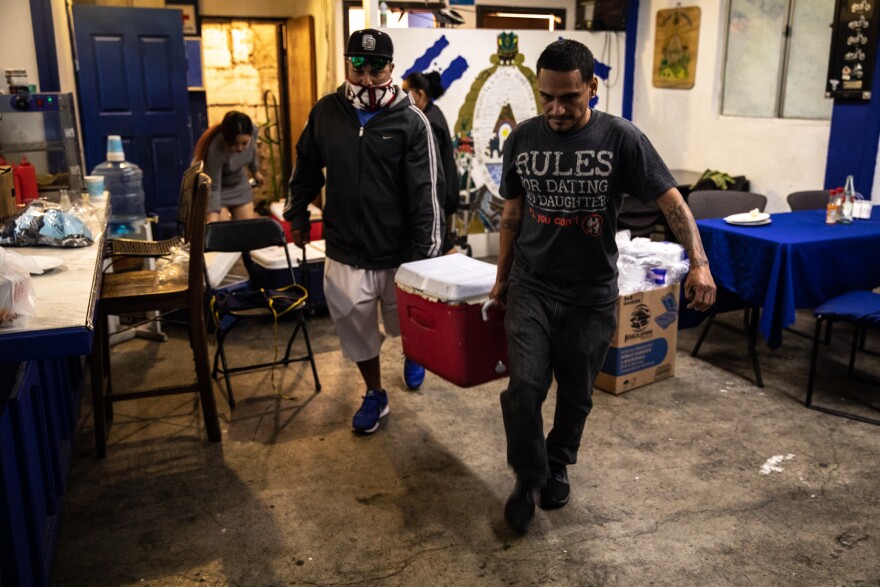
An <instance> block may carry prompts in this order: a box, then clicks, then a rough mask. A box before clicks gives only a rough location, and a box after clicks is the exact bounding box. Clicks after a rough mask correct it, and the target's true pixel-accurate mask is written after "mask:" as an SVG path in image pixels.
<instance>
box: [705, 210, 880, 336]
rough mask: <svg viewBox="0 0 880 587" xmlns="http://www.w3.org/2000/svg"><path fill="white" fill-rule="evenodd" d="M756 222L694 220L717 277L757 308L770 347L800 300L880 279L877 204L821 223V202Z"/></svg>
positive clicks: (817, 299)
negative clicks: (865, 215)
mask: <svg viewBox="0 0 880 587" xmlns="http://www.w3.org/2000/svg"><path fill="white" fill-rule="evenodd" d="M771 219H772V221H771V223H770V224H766V225H760V226H743V225H733V224H728V223H727V222H725V221H724V219H722V218H712V219H708V220H699V221H697V226H698V227H699V229H700V237H701V238H702V240H703V246H704V247H705V249H706V255H707V257H708V258H709V265H710V267H711V269H712V276H713V277H714V278H715V283H716V284H717V285H718V286H720V287H724V288H727V289H729V290H731V291H733V292H734V293H736V294H739V295H740V296H741V297H742V298H743V299H744V300H745V301H746V302H747V303H749V304H751V305H753V306H756V307H760V308H761V318H760V321H759V322H758V330H759V331H760V332H761V334H762V335H763V336H764V338H765V339H766V340H767V344H768V346H769V347H770V348H771V349H775V348H777V347H779V345H781V344H782V331H783V329H784V328H786V327H788V326H790V325H792V324H794V321H795V310H796V309H797V308H812V307H816V306H818V305H820V304H822V303H823V302H825V301H827V300H830V299H831V298H833V297H835V296H838V295H840V294H842V293H845V292H848V291H852V290H859V289H861V290H870V289H873V288H875V287H877V286H880V207H878V206H875V207H874V208H873V209H872V212H871V218H870V219H865V220H859V219H856V220H853V222H852V224H826V223H825V210H803V211H798V212H787V213H780V214H773V215H771Z"/></svg>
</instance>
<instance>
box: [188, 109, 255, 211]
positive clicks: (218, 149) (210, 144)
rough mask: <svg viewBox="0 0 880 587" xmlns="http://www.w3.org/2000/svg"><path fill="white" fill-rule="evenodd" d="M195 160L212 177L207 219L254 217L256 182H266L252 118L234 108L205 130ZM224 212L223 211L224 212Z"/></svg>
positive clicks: (194, 156)
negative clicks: (250, 177) (251, 179)
mask: <svg viewBox="0 0 880 587" xmlns="http://www.w3.org/2000/svg"><path fill="white" fill-rule="evenodd" d="M193 160H194V161H203V162H204V164H205V173H206V174H208V176H210V178H211V196H210V198H209V199H208V222H216V221H218V220H220V219H221V218H222V219H229V218H230V217H231V218H235V219H236V220H239V219H242V218H253V217H254V192H253V190H252V189H251V182H250V179H249V178H248V171H250V173H251V176H253V179H254V185H257V186H261V185H263V174H262V173H260V158H259V155H258V154H257V128H256V127H255V126H254V124H253V122H251V119H250V117H249V116H248V115H247V114H244V113H242V112H237V111H235V110H232V111H230V112H227V113H226V116H224V117H223V121H222V122H221V123H220V124H215V125H214V126H212V127H211V128H209V129H208V130H206V131H205V132H204V133H203V134H202V136H201V137H199V140H198V142H197V143H196V148H195V152H194V155H193ZM221 211H222V212H223V214H222V215H221Z"/></svg>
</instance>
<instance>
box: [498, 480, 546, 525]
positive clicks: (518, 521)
mask: <svg viewBox="0 0 880 587" xmlns="http://www.w3.org/2000/svg"><path fill="white" fill-rule="evenodd" d="M536 493H538V490H537V489H536V488H534V487H527V486H525V485H524V484H523V483H521V482H519V481H517V482H516V487H514V488H513V493H511V494H510V497H508V498H507V503H506V504H505V505H504V519H505V520H507V523H508V524H509V525H510V527H511V528H513V529H514V530H515V531H516V532H518V533H519V534H525V533H526V530H528V529H529V524H531V523H532V520H533V519H534V517H535V497H536V496H535V494H536Z"/></svg>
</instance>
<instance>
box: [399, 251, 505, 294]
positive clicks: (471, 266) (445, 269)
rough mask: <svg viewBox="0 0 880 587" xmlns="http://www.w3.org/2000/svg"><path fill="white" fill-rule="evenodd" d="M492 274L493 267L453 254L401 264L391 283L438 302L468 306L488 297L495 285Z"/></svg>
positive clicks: (493, 273)
mask: <svg viewBox="0 0 880 587" xmlns="http://www.w3.org/2000/svg"><path fill="white" fill-rule="evenodd" d="M495 273H496V267H495V265H493V264H491V263H486V262H485V261H478V260H477V259H473V258H471V257H468V256H467V255H463V254H461V253H455V254H454V255H443V256H441V257H434V258H433V259H424V260H422V261H413V262H412V263H404V264H403V265H401V266H400V268H399V269H398V270H397V275H396V276H395V278H394V280H395V282H396V283H397V284H398V285H402V286H405V287H408V288H411V289H413V290H416V292H417V293H422V294H424V295H426V296H429V297H431V298H437V299H438V300H440V301H444V302H468V301H476V300H478V299H481V298H482V299H485V298H486V297H487V296H488V295H489V292H490V291H491V290H492V286H493V285H495Z"/></svg>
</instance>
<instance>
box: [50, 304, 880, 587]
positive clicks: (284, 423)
mask: <svg viewBox="0 0 880 587" xmlns="http://www.w3.org/2000/svg"><path fill="white" fill-rule="evenodd" d="M736 319H737V316H736V315H735V314H732V315H730V318H729V321H730V323H731V324H735V323H736ZM797 326H798V327H799V328H800V329H801V330H811V329H812V321H811V320H810V315H809V314H807V313H804V314H802V315H801V317H800V318H799V322H798V325H797ZM311 328H312V335H313V340H314V343H315V347H316V352H317V360H318V369H319V373H320V377H321V382H322V384H323V391H322V392H321V393H319V394H315V393H314V389H313V387H312V384H313V383H312V378H311V375H310V373H308V371H307V370H306V369H305V366H304V365H303V364H298V365H294V366H291V367H288V368H287V369H276V370H275V373H274V376H275V382H276V385H277V387H278V389H280V390H283V391H284V392H285V393H289V394H292V396H293V397H292V399H287V398H282V397H279V396H277V395H275V393H274V392H273V387H272V377H271V375H270V371H268V370H266V371H260V372H255V373H250V374H246V375H239V376H237V377H235V379H234V386H235V390H236V392H237V397H238V399H239V404H238V406H237V407H236V408H235V410H234V411H231V410H230V409H229V407H228V406H227V405H226V403H225V401H224V399H223V395H222V390H223V387H222V385H221V386H218V388H217V397H218V405H219V406H220V409H221V417H222V428H223V434H224V439H223V442H222V443H219V444H213V443H208V442H207V441H206V439H205V433H204V428H203V426H202V425H201V422H200V411H199V409H198V407H197V405H196V403H195V402H194V401H193V399H192V398H191V397H187V396H177V397H170V398H164V399H154V400H142V401H137V402H125V403H122V404H117V406H116V419H115V421H114V423H113V426H112V428H111V433H110V441H109V446H108V456H107V458H106V459H104V460H96V459H95V458H93V456H92V442H93V440H92V425H91V410H90V408H89V403H88V397H87V396H86V397H85V398H84V400H85V401H84V402H83V410H82V415H81V426H80V430H79V434H78V437H77V439H76V444H75V448H74V451H75V454H74V456H73V460H72V466H71V472H70V479H69V486H68V491H67V495H66V497H65V500H64V511H63V517H62V523H61V533H60V540H59V544H58V550H57V556H56V560H55V565H54V573H53V583H54V584H55V585H63V586H80V585H82V586H90V587H91V586H101V585H107V586H122V585H154V586H159V585H161V586H166V585H168V586H186V585H197V584H208V585H237V586H267V587H268V586H276V585H278V586H280V585H431V586H434V585H456V586H457V585H551V584H552V585H584V586H586V585H597V586H606V585H607V586H636V585H675V586H691V585H692V586H707V585H711V586H725V585H750V586H756V585H773V586H778V585H798V586H809V585H817V586H818V585H821V586H827V585H838V586H843V585H880V480H878V479H880V476H878V471H880V428H878V427H875V426H871V425H869V424H864V423H860V422H855V421H851V420H846V419H842V418H838V417H835V416H830V415H826V414H822V413H819V412H815V411H812V410H808V409H806V408H804V406H803V405H802V403H801V402H802V398H803V392H804V386H805V382H806V372H807V365H808V348H809V347H808V341H806V340H805V339H802V338H800V337H797V336H793V335H786V338H785V343H784V345H783V347H782V348H780V349H778V350H777V351H775V352H773V353H771V352H770V351H769V350H768V349H767V347H766V346H764V345H763V344H762V346H761V348H760V349H759V350H760V356H761V360H762V364H763V368H764V375H765V381H766V387H765V388H764V389H759V388H757V387H755V386H754V385H753V384H752V382H751V377H752V374H751V370H750V368H749V366H748V364H747V363H746V361H745V358H744V355H745V352H744V351H745V339H744V338H743V337H742V335H737V334H734V333H731V332H728V331H726V330H723V329H714V330H713V332H712V334H710V337H709V340H708V342H707V344H706V346H705V347H704V351H702V352H701V355H703V358H701V359H694V358H691V357H690V356H689V354H688V351H689V350H690V348H691V346H692V344H693V342H694V340H695V338H696V334H697V332H696V331H684V332H682V333H681V336H680V338H679V353H678V364H677V369H676V376H675V377H674V378H672V379H669V380H666V381H663V382H659V383H655V384H653V385H650V386H648V387H644V388H641V389H638V390H634V391H631V392H629V393H626V394H624V395H621V396H613V395H610V394H607V393H604V392H601V391H597V392H596V394H595V408H594V411H593V413H592V415H591V416H590V418H589V420H588V422H587V430H586V433H585V438H584V443H583V447H582V449H581V453H580V457H581V459H580V463H579V464H578V465H577V466H574V467H571V468H570V469H569V474H570V477H571V481H572V487H573V496H572V500H571V502H570V503H569V505H568V506H567V507H565V508H563V509H561V510H557V511H552V512H543V511H541V510H539V511H538V513H537V516H536V519H535V522H534V524H533V526H532V528H531V529H530V531H529V533H528V534H527V535H526V536H523V537H520V536H517V535H514V534H513V533H512V532H511V531H510V530H508V529H507V527H506V525H505V523H504V521H503V518H502V510H503V505H504V502H505V499H506V498H507V495H508V493H509V492H510V490H511V488H512V486H513V476H512V474H511V472H510V471H509V469H508V468H507V465H506V463H505V448H504V442H503V438H504V437H503V431H502V423H501V417H500V408H499V403H498V394H499V393H500V392H501V390H502V389H503V388H504V385H505V383H504V381H503V380H502V381H496V382H493V383H489V384H486V385H483V386H479V387H475V388H470V389H460V388H456V387H454V386H452V385H450V384H448V383H446V382H445V381H443V380H441V379H439V378H438V377H436V376H433V375H430V374H429V375H428V378H427V380H426V382H425V385H424V386H423V387H422V389H421V390H419V391H418V392H410V391H406V390H405V387H404V385H403V382H402V380H401V374H400V367H401V362H402V361H401V347H400V341H399V339H390V340H388V341H386V346H385V350H384V356H383V369H384V371H385V375H386V387H387V389H388V390H389V395H390V406H391V414H390V416H389V417H388V418H387V419H385V420H384V421H383V424H382V425H381V427H380V429H379V431H378V432H377V433H376V434H374V435H372V436H368V437H360V436H356V435H354V434H353V433H352V432H351V430H350V422H351V416H352V414H353V413H354V411H355V410H356V409H357V407H358V405H359V403H360V399H361V395H362V389H361V383H360V379H359V377H358V375H357V371H356V368H355V366H354V365H352V364H350V363H347V362H346V361H345V360H344V359H343V358H342V356H341V354H340V352H339V350H338V346H337V342H336V338H335V335H334V333H333V327H332V324H331V323H330V320H329V318H327V317H326V316H316V317H314V318H313V319H312V320H311ZM169 333H170V335H171V340H169V341H168V342H167V343H164V344H158V343H155V342H148V341H144V340H140V339H136V340H132V341H129V342H126V343H122V344H120V345H118V346H116V347H114V349H113V350H114V360H115V363H114V365H115V366H114V373H115V374H116V375H117V377H118V378H117V379H116V381H117V385H124V383H121V382H124V381H129V382H131V381H139V380H142V379H147V380H151V381H153V380H166V381H168V380H177V379H179V378H182V377H185V376H188V375H189V373H190V370H189V366H190V362H189V356H190V355H189V350H188V348H187V346H186V343H185V342H183V341H182V339H181V336H180V334H181V333H180V332H179V331H177V330H175V329H169ZM235 340H236V341H237V342H234V343H233V342H232V341H230V344H233V345H234V348H235V351H236V352H237V353H240V354H241V355H252V354H253V353H254V349H269V351H268V352H270V353H271V347H272V328H271V324H260V325H255V326H254V327H253V328H249V330H248V331H247V332H242V333H239V335H238V336H237V337H236V338H235ZM848 341H849V331H848V329H846V328H845V327H840V328H839V330H836V331H835V337H834V340H833V344H832V346H831V348H830V349H829V348H825V349H823V357H828V359H827V360H823V362H822V366H821V371H822V378H821V381H820V388H821V389H824V390H825V392H823V396H825V397H828V396H829V395H834V394H828V393H827V390H828V389H833V390H835V391H836V392H843V391H846V392H847V393H849V392H857V393H862V392H865V393H869V392H871V391H873V392H874V394H875V395H874V398H875V400H874V402H875V406H876V405H877V404H876V397H877V395H876V391H877V387H876V386H875V387H874V388H873V390H871V389H869V388H864V386H862V385H860V384H854V383H852V382H848V381H844V380H843V377H844V374H845V362H846V359H847V353H848V351H847V349H848ZM870 342H873V343H874V344H873V345H869V346H873V348H875V349H876V348H877V347H880V344H878V340H877V338H876V337H875V338H874V339H873V340H872V341H870ZM262 352H263V353H264V354H265V352H266V351H265V350H262ZM878 363H880V362H878V361H877V359H876V357H873V358H867V359H864V360H863V361H862V364H864V365H866V366H867V367H869V369H871V370H873V372H874V373H875V374H880V367H878ZM145 366H146V367H145ZM552 397H553V396H552V393H551V400H549V401H548V402H547V405H546V406H545V407H546V411H545V416H547V418H548V420H549V416H550V414H552V407H553V402H552ZM865 413H867V414H869V415H870V414H871V410H867V411H866V412H865ZM874 414H875V416H876V412H874ZM774 457H776V459H778V460H779V462H778V467H777V470H775V471H769V472H768V474H762V467H764V466H765V465H767V464H768V461H769V460H770V459H772V458H774Z"/></svg>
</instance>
